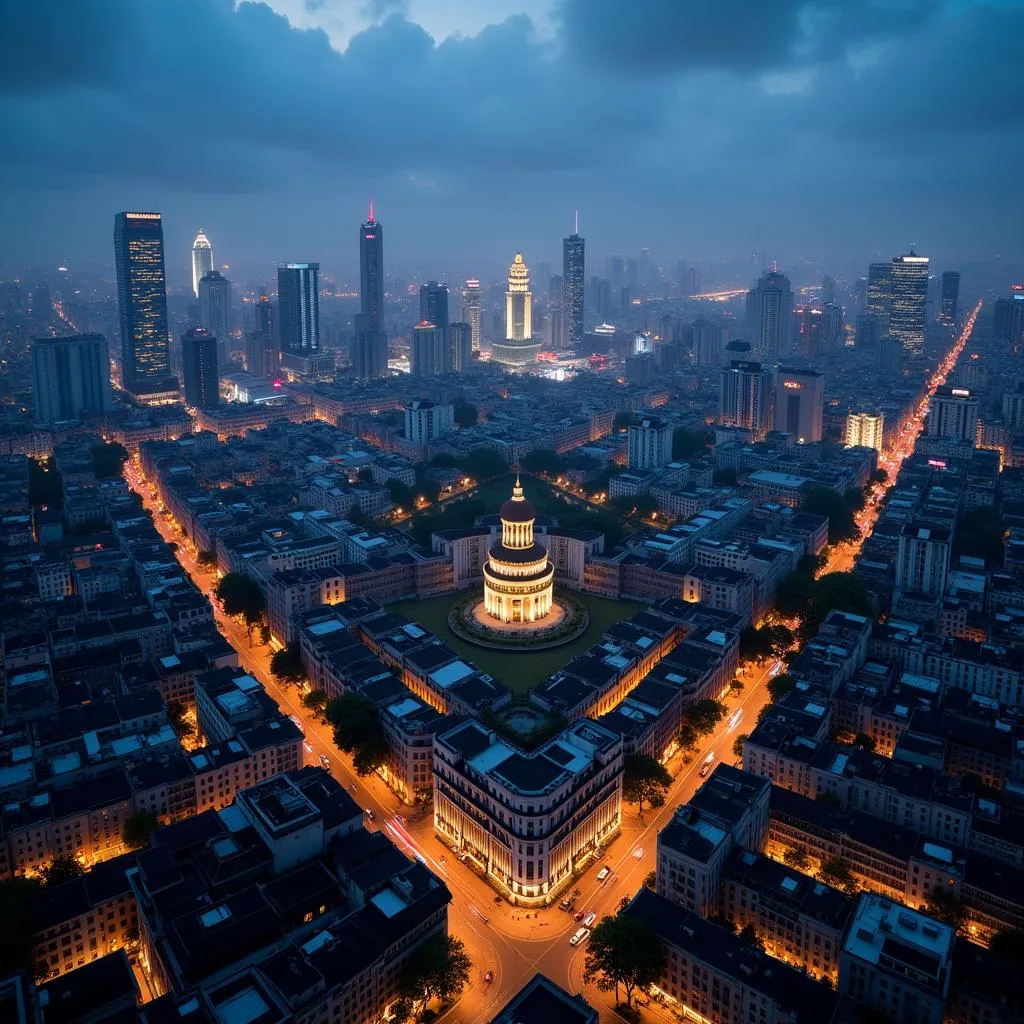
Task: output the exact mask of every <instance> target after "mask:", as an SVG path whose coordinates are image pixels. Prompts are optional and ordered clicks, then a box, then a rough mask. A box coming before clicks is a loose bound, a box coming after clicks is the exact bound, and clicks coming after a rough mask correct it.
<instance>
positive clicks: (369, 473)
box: [356, 466, 373, 484]
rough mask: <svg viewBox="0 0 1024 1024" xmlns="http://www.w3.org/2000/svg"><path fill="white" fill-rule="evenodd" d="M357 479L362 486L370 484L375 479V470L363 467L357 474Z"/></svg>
mask: <svg viewBox="0 0 1024 1024" xmlns="http://www.w3.org/2000/svg"><path fill="white" fill-rule="evenodd" d="M356 479H357V480H358V481H359V482H360V483H361V484H368V483H369V482H370V481H371V480H372V479H373V470H372V469H370V467H369V466H363V468H362V469H360V470H359V472H358V473H356Z"/></svg>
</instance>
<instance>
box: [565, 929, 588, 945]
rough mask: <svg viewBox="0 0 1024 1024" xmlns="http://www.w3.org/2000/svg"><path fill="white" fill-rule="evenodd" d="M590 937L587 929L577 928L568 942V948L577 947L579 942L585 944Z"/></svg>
mask: <svg viewBox="0 0 1024 1024" xmlns="http://www.w3.org/2000/svg"><path fill="white" fill-rule="evenodd" d="M589 936H590V929H589V928H577V929H576V932H575V934H574V935H573V937H572V938H571V939H570V940H569V945H570V946H578V945H579V944H580V943H581V942H586V941H587V938H588V937H589Z"/></svg>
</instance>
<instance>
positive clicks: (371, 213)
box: [367, 196, 373, 224]
mask: <svg viewBox="0 0 1024 1024" xmlns="http://www.w3.org/2000/svg"><path fill="white" fill-rule="evenodd" d="M367 223H369V224H372V223H373V196H370V216H369V217H368V218H367Z"/></svg>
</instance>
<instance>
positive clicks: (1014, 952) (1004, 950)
mask: <svg viewBox="0 0 1024 1024" xmlns="http://www.w3.org/2000/svg"><path fill="white" fill-rule="evenodd" d="M988 948H989V951H990V952H992V953H998V954H999V955H1000V956H1005V957H1006V958H1007V960H1019V961H1021V962H1024V928H1010V929H1008V930H1007V931H1005V932H997V933H996V934H995V935H993V936H992V940H991V941H990V942H989V944H988Z"/></svg>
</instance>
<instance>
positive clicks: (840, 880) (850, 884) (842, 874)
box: [819, 857, 857, 896]
mask: <svg viewBox="0 0 1024 1024" xmlns="http://www.w3.org/2000/svg"><path fill="white" fill-rule="evenodd" d="M819 873H820V875H821V880H822V881H823V882H825V883H826V884H827V885H831V886H832V887H833V888H836V889H842V890H843V892H845V893H848V894H849V895H851V896H852V895H853V894H854V893H855V892H856V891H857V880H856V879H855V878H854V877H853V872H852V871H851V870H850V865H849V864H847V863H846V861H845V860H843V858H842V857H832V858H831V859H830V860H827V861H825V863H824V864H822V865H821V871H820V872H819Z"/></svg>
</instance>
